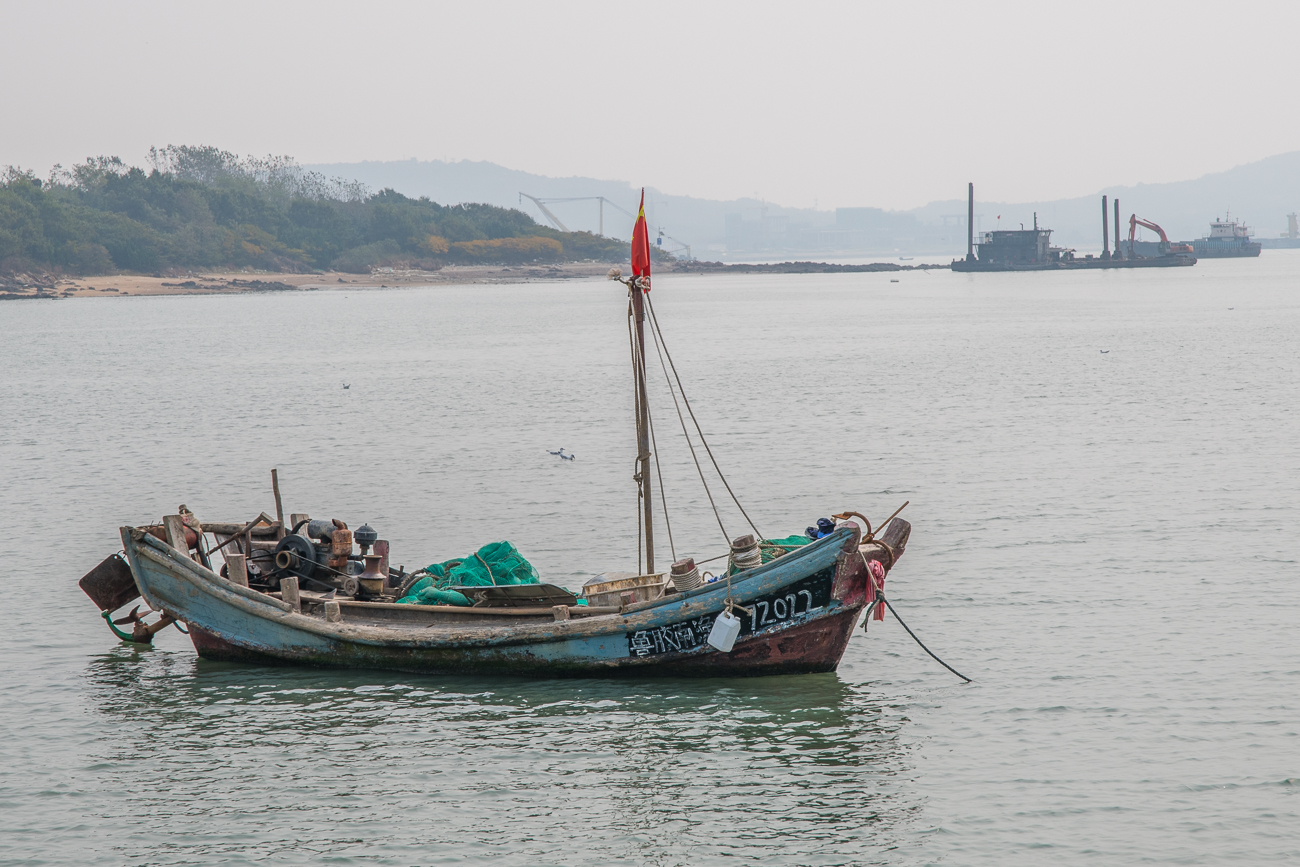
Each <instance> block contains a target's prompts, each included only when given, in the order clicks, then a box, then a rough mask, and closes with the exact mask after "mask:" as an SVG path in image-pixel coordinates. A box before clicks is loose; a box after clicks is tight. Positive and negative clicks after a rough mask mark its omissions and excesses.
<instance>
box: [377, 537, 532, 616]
mask: <svg viewBox="0 0 1300 867" xmlns="http://www.w3.org/2000/svg"><path fill="white" fill-rule="evenodd" d="M415 574H416V575H421V576H422V577H421V578H420V579H419V580H418V581H416V582H415V583H414V584H412V585H411V587H410V589H409V590H407V591H406V595H405V596H403V597H402V598H401V599H398V600H397V601H398V602H400V603H402V604H406V605H469V604H470V601H469V599H467V598H465V595H464V594H463V593H459V592H457V591H455V590H452V589H451V588H452V587H491V586H501V585H505V584H537V583H539V581H538V578H537V570H536V569H534V568H533V565H532V564H531V563H529V562H528V561H527V560H525V559H524V558H523V556H522V555H521V554H520V553H519V552H518V551H517V550H516V549H515V546H514V545H511V544H510V543H509V542H493V543H491V544H489V545H484V546H483V547H482V548H479V549H478V551H476V552H475V553H473V554H471V555H470V556H468V557H465V558H463V559H459V560H447V561H445V562H443V563H434V564H432V565H429V566H425V567H424V568H423V569H421V570H420V571H419V572H416V573H415Z"/></svg>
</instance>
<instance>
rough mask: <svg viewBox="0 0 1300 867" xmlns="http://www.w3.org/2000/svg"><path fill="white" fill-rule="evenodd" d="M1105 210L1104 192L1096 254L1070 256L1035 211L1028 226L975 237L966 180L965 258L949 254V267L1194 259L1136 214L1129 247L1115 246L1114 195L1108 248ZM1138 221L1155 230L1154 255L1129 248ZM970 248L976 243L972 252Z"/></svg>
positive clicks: (1073, 267)
mask: <svg viewBox="0 0 1300 867" xmlns="http://www.w3.org/2000/svg"><path fill="white" fill-rule="evenodd" d="M1108 220H1109V211H1108V208H1107V204H1106V197H1105V196H1102V197H1101V236H1102V242H1103V246H1104V248H1105V249H1104V250H1103V252H1102V254H1101V255H1100V256H1093V255H1091V254H1089V255H1086V256H1076V255H1075V251H1074V250H1073V249H1071V248H1069V247H1054V246H1052V240H1051V239H1052V230H1051V229H1040V228H1039V227H1038V214H1037V213H1035V214H1034V227H1033V228H1032V229H1024V228H1022V229H1019V230H1012V231H994V232H981V233H980V242H979V243H978V244H976V243H975V230H974V223H975V185H974V184H970V185H969V187H968V196H967V213H966V258H965V259H955V260H953V263H952V266H951V267H952V270H954V271H963V272H975V271H1078V270H1086V269H1090V268H1178V267H1186V266H1189V265H1195V264H1196V258H1195V257H1194V256H1193V255H1192V248H1191V247H1190V246H1189V245H1186V244H1170V243H1169V240H1168V239H1167V238H1165V237H1164V232H1163V230H1161V229H1160V227H1159V226H1157V225H1156V224H1155V223H1151V222H1149V221H1147V220H1140V219H1139V218H1138V217H1137V215H1136V214H1135V215H1133V217H1132V218H1131V219H1130V221H1129V248H1130V249H1129V253H1128V255H1127V256H1126V255H1124V253H1123V252H1122V251H1121V249H1120V238H1119V225H1120V224H1119V199H1116V200H1115V252H1114V254H1113V255H1112V253H1111V251H1110V228H1109V226H1108V225H1107V223H1108ZM1138 225H1142V226H1148V227H1150V228H1153V229H1155V230H1156V231H1158V232H1160V235H1161V239H1162V242H1161V244H1160V247H1159V250H1157V251H1156V254H1155V255H1151V256H1145V255H1139V254H1137V253H1136V252H1134V249H1133V233H1134V232H1135V231H1136V228H1137V226H1138ZM976 248H978V249H979V252H978V254H976Z"/></svg>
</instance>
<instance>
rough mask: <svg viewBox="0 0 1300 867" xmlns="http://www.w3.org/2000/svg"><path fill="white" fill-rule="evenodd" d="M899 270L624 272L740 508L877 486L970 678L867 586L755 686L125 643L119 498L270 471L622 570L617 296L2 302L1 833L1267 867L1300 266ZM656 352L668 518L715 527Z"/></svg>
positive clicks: (1288, 563) (913, 598)
mask: <svg viewBox="0 0 1300 867" xmlns="http://www.w3.org/2000/svg"><path fill="white" fill-rule="evenodd" d="M896 279H898V281H899V282H897V283H893V282H891V280H890V275H887V274H885V275H857V274H854V275H824V276H823V275H819V276H795V277H788V276H763V277H708V278H703V277H686V278H676V279H675V278H673V277H671V276H665V277H663V278H661V279H659V281H658V282H657V283H656V289H655V292H654V295H653V299H654V301H655V303H656V306H657V309H658V311H659V314H660V316H661V318H662V323H663V326H664V329H665V333H666V336H667V338H668V341H669V346H670V348H671V350H672V351H673V354H674V358H675V359H676V361H677V365H678V368H679V370H680V371H681V372H682V375H683V377H684V378H685V379H686V381H687V383H688V388H689V389H690V391H689V394H690V396H691V398H692V400H693V402H694V405H695V408H696V411H697V414H698V415H699V416H700V418H701V421H702V423H703V424H704V426H705V428H706V430H707V432H708V433H709V434H710V436H711V441H712V443H713V445H714V447H715V450H716V452H717V454H718V456H719V459H720V461H721V462H722V464H723V467H724V469H726V470H728V471H729V475H730V478H731V481H732V484H733V487H734V488H735V489H736V491H737V493H738V494H739V495H740V496H741V498H742V501H743V502H745V503H746V506H747V508H748V509H749V510H750V514H751V515H752V516H753V517H754V519H755V521H756V522H757V523H758V525H759V527H760V529H761V530H762V531H763V532H764V533H765V534H767V535H769V536H770V535H785V534H787V533H793V532H798V531H800V530H802V528H803V527H804V526H806V525H807V524H809V523H812V522H813V520H814V519H816V518H817V517H819V516H823V515H826V514H828V513H830V512H833V511H839V510H842V509H858V510H861V511H863V512H866V513H868V514H869V515H871V516H873V517H884V516H885V515H887V514H888V513H889V512H891V511H893V509H894V508H896V507H897V506H898V505H900V504H901V503H902V502H903V501H904V500H910V501H911V505H910V506H909V507H908V508H907V510H906V511H905V512H904V515H905V516H906V517H907V518H908V519H909V520H911V522H912V523H913V525H914V530H913V535H912V541H911V544H910V546H909V548H908V551H907V555H906V556H905V557H904V558H903V559H902V560H901V561H900V563H899V566H898V568H897V569H896V570H895V571H894V573H893V574H892V575H891V578H890V581H889V589H890V591H891V594H892V599H893V600H894V601H895V603H896V605H897V607H898V609H899V611H900V612H901V613H902V614H903V616H904V617H905V618H907V619H908V622H909V625H911V626H912V627H913V628H914V629H915V630H916V631H917V632H918V633H919V634H920V635H921V636H922V637H923V638H924V639H925V640H926V641H927V643H928V644H929V645H930V646H931V647H932V648H933V649H934V650H936V651H937V652H938V653H939V654H940V655H941V656H943V657H944V658H945V659H947V660H948V661H949V662H950V663H951V664H953V665H954V666H955V667H957V668H958V669H959V670H962V671H964V672H965V673H966V674H968V675H970V676H971V677H973V678H974V679H975V683H973V684H969V685H965V684H962V683H961V682H960V681H957V680H956V678H954V677H952V676H951V675H950V674H948V673H947V672H945V671H944V670H942V669H941V668H939V667H938V666H937V665H936V664H935V663H933V662H932V661H931V660H929V659H928V658H927V657H925V656H924V655H923V654H922V653H921V651H920V650H919V649H918V648H917V647H916V646H915V645H914V644H913V643H912V642H911V640H910V639H909V638H908V637H907V635H906V634H905V633H904V632H903V630H902V629H901V628H900V627H899V626H898V624H897V623H896V622H894V621H893V620H892V619H891V620H888V621H886V622H884V623H879V624H872V628H871V631H870V633H869V634H865V635H864V634H863V633H861V632H860V631H859V632H857V633H855V636H854V638H853V640H852V642H851V644H850V646H849V650H848V653H847V655H846V657H845V660H844V664H843V665H842V666H841V668H840V670H839V671H838V672H837V673H835V674H830V675H819V676H805V677H789V678H764V679H752V680H702V681H686V680H665V681H648V682H626V681H599V680H579V681H571V680H564V681H548V680H537V679H529V680H523V679H520V680H511V679H488V678H439V677H423V676H414V675H405V674H392V673H384V672H369V671H347V672H334V671H322V670H312V669H292V668H261V667H251V666H242V665H225V664H213V663H208V662H203V661H200V660H199V659H197V658H196V656H195V654H194V652H193V649H192V648H191V646H190V645H189V643H188V639H186V638H185V636H183V635H181V634H180V633H179V632H177V631H174V630H168V631H167V632H166V633H164V634H163V635H161V636H160V638H159V640H158V643H157V646H156V647H154V648H153V649H148V650H140V649H136V648H134V647H131V646H128V645H124V644H121V643H119V642H117V641H116V640H115V639H114V638H113V637H112V635H110V634H109V632H108V630H107V629H106V628H105V627H104V624H103V623H102V622H101V621H100V620H99V618H98V616H97V612H96V611H95V610H94V607H93V606H92V605H91V604H90V603H89V602H88V601H87V600H86V599H85V598H84V597H83V596H82V594H81V592H80V591H79V590H78V589H77V587H76V581H77V579H78V578H79V577H80V576H81V575H82V574H83V573H84V572H86V571H87V570H88V569H89V568H91V567H92V566H93V565H95V564H96V563H98V562H99V561H100V560H101V559H102V558H103V557H105V556H106V555H108V554H110V553H112V552H113V551H116V550H118V547H119V543H118V541H117V540H116V530H117V528H118V527H119V526H120V525H122V524H126V523H132V524H138V523H144V522H148V521H151V520H156V519H158V518H159V517H160V516H161V515H163V514H164V513H170V512H174V511H175V509H176V507H177V505H178V504H180V503H185V504H186V505H188V506H189V507H190V508H191V509H193V510H194V511H195V512H196V513H197V514H198V516H199V517H200V518H201V519H202V518H208V519H211V520H228V521H235V520H246V519H248V518H251V517H252V516H254V515H256V514H257V513H258V512H259V511H262V510H267V511H272V510H273V507H272V500H271V494H270V481H269V470H270V468H271V467H278V468H279V472H280V478H281V483H282V488H283V490H284V494H285V499H286V511H305V512H310V513H311V514H313V515H315V516H318V517H321V516H337V517H339V518H342V519H344V520H346V521H348V522H349V523H350V524H351V525H352V526H356V525H358V524H360V523H361V522H363V521H368V522H370V523H371V524H372V525H373V526H375V527H376V528H378V529H379V530H380V532H381V536H383V537H386V538H389V539H390V540H392V543H393V550H394V561H395V562H396V563H402V564H405V565H406V566H407V567H408V568H410V567H411V566H413V565H419V564H424V563H428V562H432V561H435V560H443V559H446V558H448V557H451V556H456V555H463V554H464V553H466V552H468V551H470V550H473V549H474V548H477V547H478V546H480V545H481V544H483V543H486V542H489V541H494V540H497V539H500V538H509V539H510V540H511V541H513V542H514V543H515V544H516V545H518V547H519V548H520V550H521V551H522V552H523V553H524V554H525V555H526V556H527V557H529V558H530V559H531V560H532V561H533V562H534V563H535V564H536V565H537V567H538V568H539V570H540V571H541V573H542V575H543V577H544V579H546V580H550V581H552V582H554V583H558V584H565V585H569V586H577V585H579V584H581V583H582V581H584V580H585V579H586V578H587V577H589V576H590V575H592V574H594V573H596V572H600V571H604V570H606V569H630V568H632V567H633V565H634V562H635V532H636V519H635V508H636V496H635V489H634V487H633V483H632V481H631V475H632V470H633V468H632V462H633V458H634V456H635V449H634V442H633V435H632V405H631V397H630V389H629V383H628V379H629V376H628V370H629V362H628V349H627V332H626V328H625V324H624V318H623V316H624V305H625V298H624V294H623V293H622V291H620V288H619V287H617V286H616V285H614V284H610V283H604V282H593V283H569V284H554V285H552V284H542V283H539V284H532V285H525V286H472V287H443V288H428V289H403V290H371V291H358V290H349V291H320V292H305V293H293V294H261V295H244V296H234V297H191V298H183V297H175V298H123V299H105V300H74V301H60V302H13V303H7V304H4V305H3V306H2V307H0V335H2V337H3V344H2V345H0V364H2V365H3V372H4V373H3V377H0V419H2V421H3V428H2V429H0V431H2V435H0V514H3V515H4V518H5V522H6V526H7V531H6V532H7V536H8V542H7V544H6V546H5V548H6V551H7V554H6V556H5V558H4V560H5V575H4V577H5V582H6V587H7V588H8V594H7V603H6V604H5V606H4V607H3V612H2V613H0V624H2V625H3V628H2V629H0V663H2V665H0V683H2V684H3V701H2V702H0V731H3V733H4V737H3V738H0V864H4V865H17V864H23V865H35V864H85V863H96V864H131V865H136V864H140V865H144V864H148V865H179V864H205V865H206V864H254V863H302V864H308V863H310V864H340V865H346V864H367V865H370V864H373V865H433V864H449V863H456V864H484V865H486V864H492V865H539V864H551V865H607V864H638V865H639V864H653V865H711V864H748V863H763V864H774V865H849V864H852V865H866V864H883V865H919V864H950V865H967V864H998V865H1007V864H1012V865H1019V864H1024V865H1036V864H1042V863H1045V862H1048V861H1049V860H1050V861H1053V862H1056V863H1067V864H1099V865H1100V864H1106V865H1110V864H1133V863H1139V862H1142V863H1157V864H1166V863H1167V864H1195V865H1201V864H1206V865H1208V864H1265V863H1281V862H1284V861H1289V860H1294V859H1296V858H1297V857H1300V801H1297V800H1296V797H1297V796H1298V795H1300V738H1298V737H1297V734H1298V733H1300V699H1298V698H1297V694H1298V692H1300V638H1297V633H1296V621H1297V615H1298V614H1300V569H1298V568H1297V553H1298V550H1300V544H1298V543H1297V532H1298V531H1297V526H1298V525H1300V491H1298V490H1297V488H1298V486H1297V480H1298V479H1300V445H1298V442H1297V441H1298V439H1300V419H1297V413H1296V408H1297V406H1300V370H1298V369H1297V368H1298V367H1300V341H1298V340H1297V334H1298V333H1300V255H1296V254H1294V253H1290V252H1289V251H1266V252H1265V255H1264V256H1263V257H1261V258H1260V259H1258V260H1254V261H1241V262H1231V261H1220V262H1202V263H1201V264H1199V265H1198V266H1197V267H1196V268H1195V269H1192V270H1190V271H1178V272H1159V273H1157V272H1147V273H1141V272H1133V273H1107V274H1055V275H1032V274H1021V275H996V274H988V275H955V274H951V273H905V274H902V275H896ZM345 383H346V384H348V385H350V388H347V389H344V388H343V385H344V384H345ZM656 388H657V389H658V390H657V392H655V393H653V394H652V401H653V402H654V407H655V409H656V411H657V414H656V434H657V438H658V440H659V446H660V450H661V453H662V454H663V456H664V459H665V466H664V473H665V481H666V486H667V490H668V508H669V512H670V515H671V518H672V526H673V542H674V547H675V549H676V551H677V553H678V555H679V556H680V555H683V554H693V555H695V556H697V557H706V556H711V555H713V554H716V553H719V552H720V551H721V550H723V546H722V536H721V534H720V533H719V531H718V529H717V527H716V526H715V525H714V524H713V521H712V516H711V514H710V512H709V511H708V506H707V503H706V501H705V500H704V498H703V497H702V495H701V493H700V488H699V485H698V482H695V481H693V473H694V470H693V468H692V466H691V465H690V463H689V456H688V454H687V452H686V451H685V447H684V445H683V444H682V442H681V437H680V435H678V436H677V437H676V438H674V437H672V436H671V434H672V432H673V430H674V427H675V425H676V417H675V416H674V415H673V413H672V410H671V408H670V403H669V401H668V398H667V395H666V393H665V390H664V388H663V387H662V380H659V381H657V382H656ZM560 447H564V448H565V449H567V450H568V451H569V452H572V453H574V454H576V455H577V460H576V461H573V462H561V461H559V460H557V459H556V458H555V457H553V456H551V455H549V454H548V453H547V452H548V450H555V449H558V448H560ZM724 519H725V520H726V522H727V525H728V530H729V531H732V532H733V533H738V532H739V531H740V528H741V520H740V519H739V517H738V516H737V514H736V512H735V510H734V509H732V510H730V511H727V512H725V513H724ZM659 534H660V537H661V544H662V542H663V541H666V540H664V539H663V537H664V536H666V534H665V533H664V530H663V528H662V527H661V528H660V530H659ZM667 556H669V554H668V552H667V551H661V553H660V559H661V560H663V559H666V558H667Z"/></svg>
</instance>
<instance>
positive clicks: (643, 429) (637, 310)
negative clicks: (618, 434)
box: [628, 277, 655, 575]
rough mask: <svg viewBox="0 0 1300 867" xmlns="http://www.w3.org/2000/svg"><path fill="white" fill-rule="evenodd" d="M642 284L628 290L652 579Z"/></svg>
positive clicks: (641, 482) (636, 282)
mask: <svg viewBox="0 0 1300 867" xmlns="http://www.w3.org/2000/svg"><path fill="white" fill-rule="evenodd" d="M640 282H641V281H640V279H638V278H636V277H633V278H632V279H631V280H629V281H628V288H629V289H631V290H632V313H633V316H634V317H635V319H636V403H637V415H636V448H637V463H638V465H639V467H640V469H638V471H637V475H638V477H639V478H638V479H637V482H638V484H639V485H640V487H641V496H642V504H641V505H642V508H643V509H644V511H645V517H644V520H645V571H646V574H647V575H649V574H652V573H653V572H654V571H655V541H654V540H655V533H654V520H653V517H654V516H653V510H652V499H651V496H650V495H651V487H650V405H649V404H648V403H646V381H645V296H644V294H643V293H644V292H645V290H644V289H642V288H641V286H640V285H639V284H640Z"/></svg>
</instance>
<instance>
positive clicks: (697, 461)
mask: <svg viewBox="0 0 1300 867" xmlns="http://www.w3.org/2000/svg"><path fill="white" fill-rule="evenodd" d="M647 300H648V299H647ZM658 331H659V329H658V328H651V329H650V336H651V337H653V338H654V342H655V353H656V354H657V355H658V356H659V366H660V367H661V368H663V371H664V382H666V383H667V384H668V393H669V394H670V395H672V398H673V408H674V409H676V410H677V420H678V421H679V422H681V425H682V436H684V437H686V445H687V446H688V447H689V448H690V450H691V460H693V461H695V471H696V472H697V473H699V474H700V484H701V485H703V486H704V495H705V496H707V497H708V498H709V505H710V506H712V507H713V517H714V518H716V519H717V521H718V529H719V530H721V531H722V538H723V539H725V540H726V541H727V542H728V543H730V542H731V537H730V536H728V535H727V528H726V527H724V526H723V525H722V515H721V514H719V512H718V504H717V503H715V502H713V492H712V491H710V490H709V483H708V482H707V481H706V480H705V478H704V467H702V466H700V459H699V457H698V456H697V455H696V454H695V443H693V442H692V441H691V435H690V433H689V432H688V431H687V430H686V418H685V416H683V415H682V408H681V405H680V404H678V403H677V392H675V391H673V382H672V380H671V379H669V378H668V366H667V365H666V364H664V354H665V353H666V352H667V349H666V347H663V346H661V345H660V337H661V335H660V334H659V333H658ZM671 360H672V359H671V357H670V358H669V361H670V362H671ZM679 385H680V383H679ZM685 399H686V394H685V393H684V392H683V393H682V400H685ZM689 408H690V404H687V409H689ZM697 428H698V426H697ZM700 440H701V442H703V440H704V437H703V436H701V437H700ZM705 448H708V446H707V445H705ZM714 466H717V465H716V464H715V465H714ZM723 483H724V484H725V483H726V482H725V480H724V482H723ZM733 499H734V497H733ZM741 511H742V512H743V511H744V510H743V509H742V510H741ZM750 526H753V525H752V524H751V525H750ZM754 532H758V531H757V530H755V531H754Z"/></svg>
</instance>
